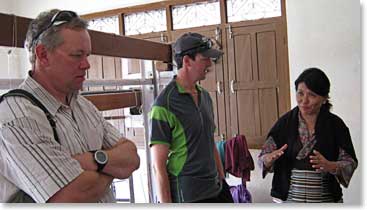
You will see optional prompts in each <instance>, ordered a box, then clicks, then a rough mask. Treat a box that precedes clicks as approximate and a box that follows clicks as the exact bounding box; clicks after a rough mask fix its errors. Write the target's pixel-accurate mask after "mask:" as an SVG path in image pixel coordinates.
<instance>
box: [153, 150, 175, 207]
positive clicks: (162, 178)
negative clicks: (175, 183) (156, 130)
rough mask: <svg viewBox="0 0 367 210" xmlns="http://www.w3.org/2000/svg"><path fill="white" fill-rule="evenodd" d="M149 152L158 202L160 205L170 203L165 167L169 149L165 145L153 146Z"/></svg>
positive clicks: (169, 190)
mask: <svg viewBox="0 0 367 210" xmlns="http://www.w3.org/2000/svg"><path fill="white" fill-rule="evenodd" d="M151 152H152V153H151V154H152V161H153V169H154V172H155V178H156V183H157V188H158V200H159V202H160V203H171V202H172V199H171V189H170V184H169V178H168V173H167V166H166V163H167V159H168V152H169V147H168V145H166V144H154V145H153V146H152V147H151Z"/></svg>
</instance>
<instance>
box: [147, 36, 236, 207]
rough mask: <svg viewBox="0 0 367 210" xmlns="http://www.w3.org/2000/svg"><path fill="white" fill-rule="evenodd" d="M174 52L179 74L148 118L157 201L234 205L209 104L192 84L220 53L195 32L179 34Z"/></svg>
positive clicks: (195, 83)
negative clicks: (218, 149) (218, 147)
mask: <svg viewBox="0 0 367 210" xmlns="http://www.w3.org/2000/svg"><path fill="white" fill-rule="evenodd" d="M173 50H174V56H175V62H176V63H177V67H178V74H177V75H176V76H175V77H174V78H173V79H172V81H171V82H170V83H169V84H168V85H167V86H166V87H165V88H164V89H163V90H162V92H161V93H160V95H159V96H158V97H157V99H156V100H155V102H154V104H153V106H152V110H151V112H150V114H149V118H150V131H151V133H150V134H151V135H150V147H151V154H152V159H153V169H154V172H155V179H156V182H155V183H156V187H157V192H158V202H161V203H165V202H175V203H183V202H205V203H213V202H216V203H225V202H233V200H232V197H231V194H230V192H229V189H228V185H227V184H226V183H225V181H224V172H223V167H222V165H221V162H220V157H219V154H218V151H217V149H216V147H215V144H214V131H215V129H216V128H215V124H214V113H213V106H212V100H211V98H210V95H209V93H208V92H207V91H206V90H205V89H204V88H202V87H201V86H200V85H198V84H197V82H198V81H200V80H203V79H205V75H206V74H207V73H208V72H209V68H210V67H211V65H212V60H211V59H217V58H219V57H220V56H222V55H223V52H222V51H219V50H217V49H214V48H213V44H212V42H211V40H210V39H209V38H207V37H205V36H203V35H201V34H198V33H185V34H183V35H182V36H181V37H179V38H178V39H177V41H176V43H175V44H174V45H173Z"/></svg>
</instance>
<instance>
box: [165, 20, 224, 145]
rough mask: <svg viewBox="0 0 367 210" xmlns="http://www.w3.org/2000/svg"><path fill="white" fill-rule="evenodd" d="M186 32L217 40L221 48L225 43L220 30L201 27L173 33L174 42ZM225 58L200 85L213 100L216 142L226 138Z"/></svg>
mask: <svg viewBox="0 0 367 210" xmlns="http://www.w3.org/2000/svg"><path fill="white" fill-rule="evenodd" d="M186 32H196V33H200V34H202V35H204V36H206V37H209V38H211V39H213V40H215V42H216V44H217V45H218V46H219V47H221V45H222V43H223V41H222V37H221V36H220V34H221V33H220V29H219V28H216V27H200V28H191V29H190V30H177V31H173V32H172V39H173V40H172V42H174V41H175V40H176V39H177V38H178V37H180V35H182V34H184V33H186ZM223 76H224V75H223V58H220V59H218V60H217V61H216V62H215V63H214V62H213V65H212V67H211V70H210V73H208V74H207V75H206V78H205V80H202V81H200V85H201V86H202V87H203V88H205V89H206V90H207V91H208V92H209V94H210V97H211V98H212V101H213V110H214V120H215V125H216V127H217V129H216V132H215V134H214V138H215V140H219V139H221V138H222V136H224V137H225V136H226V113H225V102H224V99H225V97H224V95H225V93H224V82H223Z"/></svg>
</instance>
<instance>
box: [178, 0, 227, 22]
mask: <svg viewBox="0 0 367 210" xmlns="http://www.w3.org/2000/svg"><path fill="white" fill-rule="evenodd" d="M172 18H173V28H174V29H182V28H191V27H198V26H207V25H215V24H220V8H219V1H218V0H217V1H209V2H203V3H196V4H187V5H180V6H175V7H173V9H172Z"/></svg>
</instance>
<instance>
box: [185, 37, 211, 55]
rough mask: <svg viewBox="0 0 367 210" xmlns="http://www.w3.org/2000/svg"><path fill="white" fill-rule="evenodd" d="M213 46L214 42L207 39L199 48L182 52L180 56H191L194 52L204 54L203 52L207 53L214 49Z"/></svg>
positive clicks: (195, 47)
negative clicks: (206, 51)
mask: <svg viewBox="0 0 367 210" xmlns="http://www.w3.org/2000/svg"><path fill="white" fill-rule="evenodd" d="M212 46H213V42H212V40H210V39H207V38H205V39H203V40H202V42H201V43H200V44H198V45H197V46H194V47H191V48H189V49H186V50H184V51H182V52H180V53H178V54H179V55H181V56H184V55H187V54H190V53H192V52H202V51H205V50H209V49H210V48H212Z"/></svg>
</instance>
